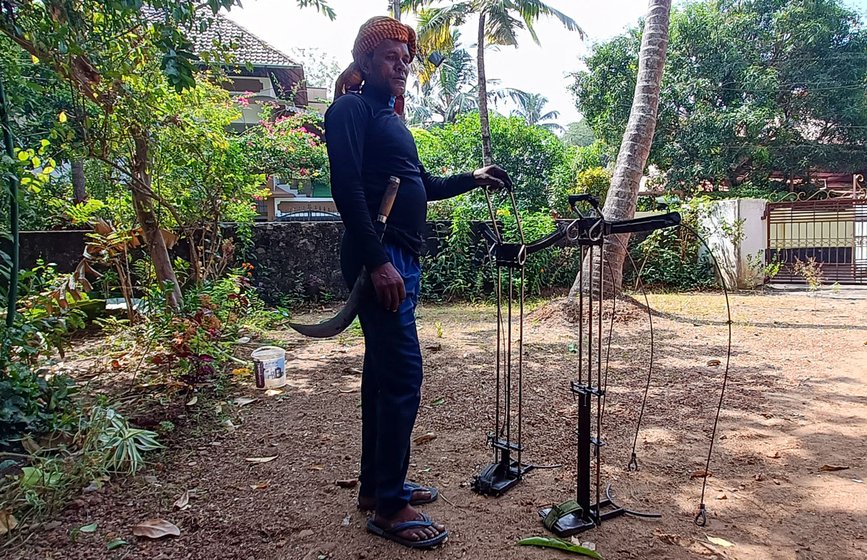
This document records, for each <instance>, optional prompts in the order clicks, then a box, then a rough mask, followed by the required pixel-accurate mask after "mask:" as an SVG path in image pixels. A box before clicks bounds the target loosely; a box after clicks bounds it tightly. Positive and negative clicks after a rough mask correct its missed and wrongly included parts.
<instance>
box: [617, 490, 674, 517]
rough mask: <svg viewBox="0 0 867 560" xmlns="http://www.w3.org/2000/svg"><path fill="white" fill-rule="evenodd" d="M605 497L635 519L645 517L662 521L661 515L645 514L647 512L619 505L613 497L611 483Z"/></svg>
mask: <svg viewBox="0 0 867 560" xmlns="http://www.w3.org/2000/svg"><path fill="white" fill-rule="evenodd" d="M605 497H606V498H608V501H609V502H611V505H612V506H614V507H615V508H617V509H621V510H623V512H624V513H626V515H632V516H634V517H644V518H645V519H661V518H662V514H661V513H653V512H645V511H635V510H632V509H627V508H625V507H623V506H621V505H618V504H617V502H615V501H614V497H613V496H612V495H611V483H608V487H607V488H605Z"/></svg>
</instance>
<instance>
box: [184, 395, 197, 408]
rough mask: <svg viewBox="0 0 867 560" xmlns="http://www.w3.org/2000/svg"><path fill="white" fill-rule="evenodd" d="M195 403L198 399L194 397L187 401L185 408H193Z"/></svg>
mask: <svg viewBox="0 0 867 560" xmlns="http://www.w3.org/2000/svg"><path fill="white" fill-rule="evenodd" d="M197 402H199V397H197V396H195V395H194V396H193V398H191V399H190V400H188V401H187V406H193V405H194V404H196V403H197Z"/></svg>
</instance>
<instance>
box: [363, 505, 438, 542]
mask: <svg viewBox="0 0 867 560" xmlns="http://www.w3.org/2000/svg"><path fill="white" fill-rule="evenodd" d="M422 519H424V518H423V517H422V514H421V512H420V511H418V510H417V509H415V508H414V507H412V506H410V505H407V506H406V507H404V508H403V509H402V510H400V511H399V512H397V513H396V514H394V515H393V516H392V517H389V518H384V517H382V516H380V515H379V514H376V515H374V516H373V522H374V523H375V524H376V525H377V526H379V527H380V528H381V529H383V530H385V531H389V530H391V528H392V527H395V526H397V525H399V524H400V523H405V522H407V521H421V520H422ZM445 530H446V528H445V526H443V525H440V524H439V523H433V524H432V525H431V526H430V527H414V528H410V529H405V530H403V531H399V532H397V533H395V536H398V537H400V538H402V539H406V540H409V541H426V540H429V539H432V538H434V537H436V536H437V535H439V534H440V533H442V532H444V531H445Z"/></svg>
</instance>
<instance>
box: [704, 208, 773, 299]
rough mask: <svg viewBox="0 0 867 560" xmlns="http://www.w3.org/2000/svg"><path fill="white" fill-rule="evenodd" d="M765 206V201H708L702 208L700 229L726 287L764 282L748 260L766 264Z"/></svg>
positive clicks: (758, 271)
mask: <svg viewBox="0 0 867 560" xmlns="http://www.w3.org/2000/svg"><path fill="white" fill-rule="evenodd" d="M766 206H767V201H765V200H761V199H756V198H740V199H731V200H718V201H714V202H710V203H708V204H707V206H706V207H705V210H706V211H705V212H703V214H704V215H703V217H702V226H703V227H704V229H706V230H707V232H708V239H707V243H708V245H709V246H710V248H711V250H712V251H713V254H714V256H715V257H716V258H717V260H718V261H719V265H720V271H721V273H722V277H723V280H724V281H725V283H726V287H728V288H735V287H737V288H749V287H753V286H756V285H758V284H760V283H761V282H762V280H763V278H762V272H761V270H759V269H758V268H757V267H753V266H750V261H749V259H750V258H751V257H752V258H753V259H754V262H755V259H759V261H758V262H760V263H761V265H764V263H765V248H766V247H767V246H768V227H767V223H766V221H765V208H766ZM738 223H740V225H739V226H738V225H737V224H738ZM737 237H740V240H739V241H740V242H739V243H738V239H737Z"/></svg>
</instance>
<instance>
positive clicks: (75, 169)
mask: <svg viewBox="0 0 867 560" xmlns="http://www.w3.org/2000/svg"><path fill="white" fill-rule="evenodd" d="M70 165H71V166H72V198H73V200H75V203H76V204H81V203H82V202H84V201H85V200H87V186H86V185H85V180H84V161H82V160H80V159H75V160H72V163H71V164H70Z"/></svg>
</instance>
